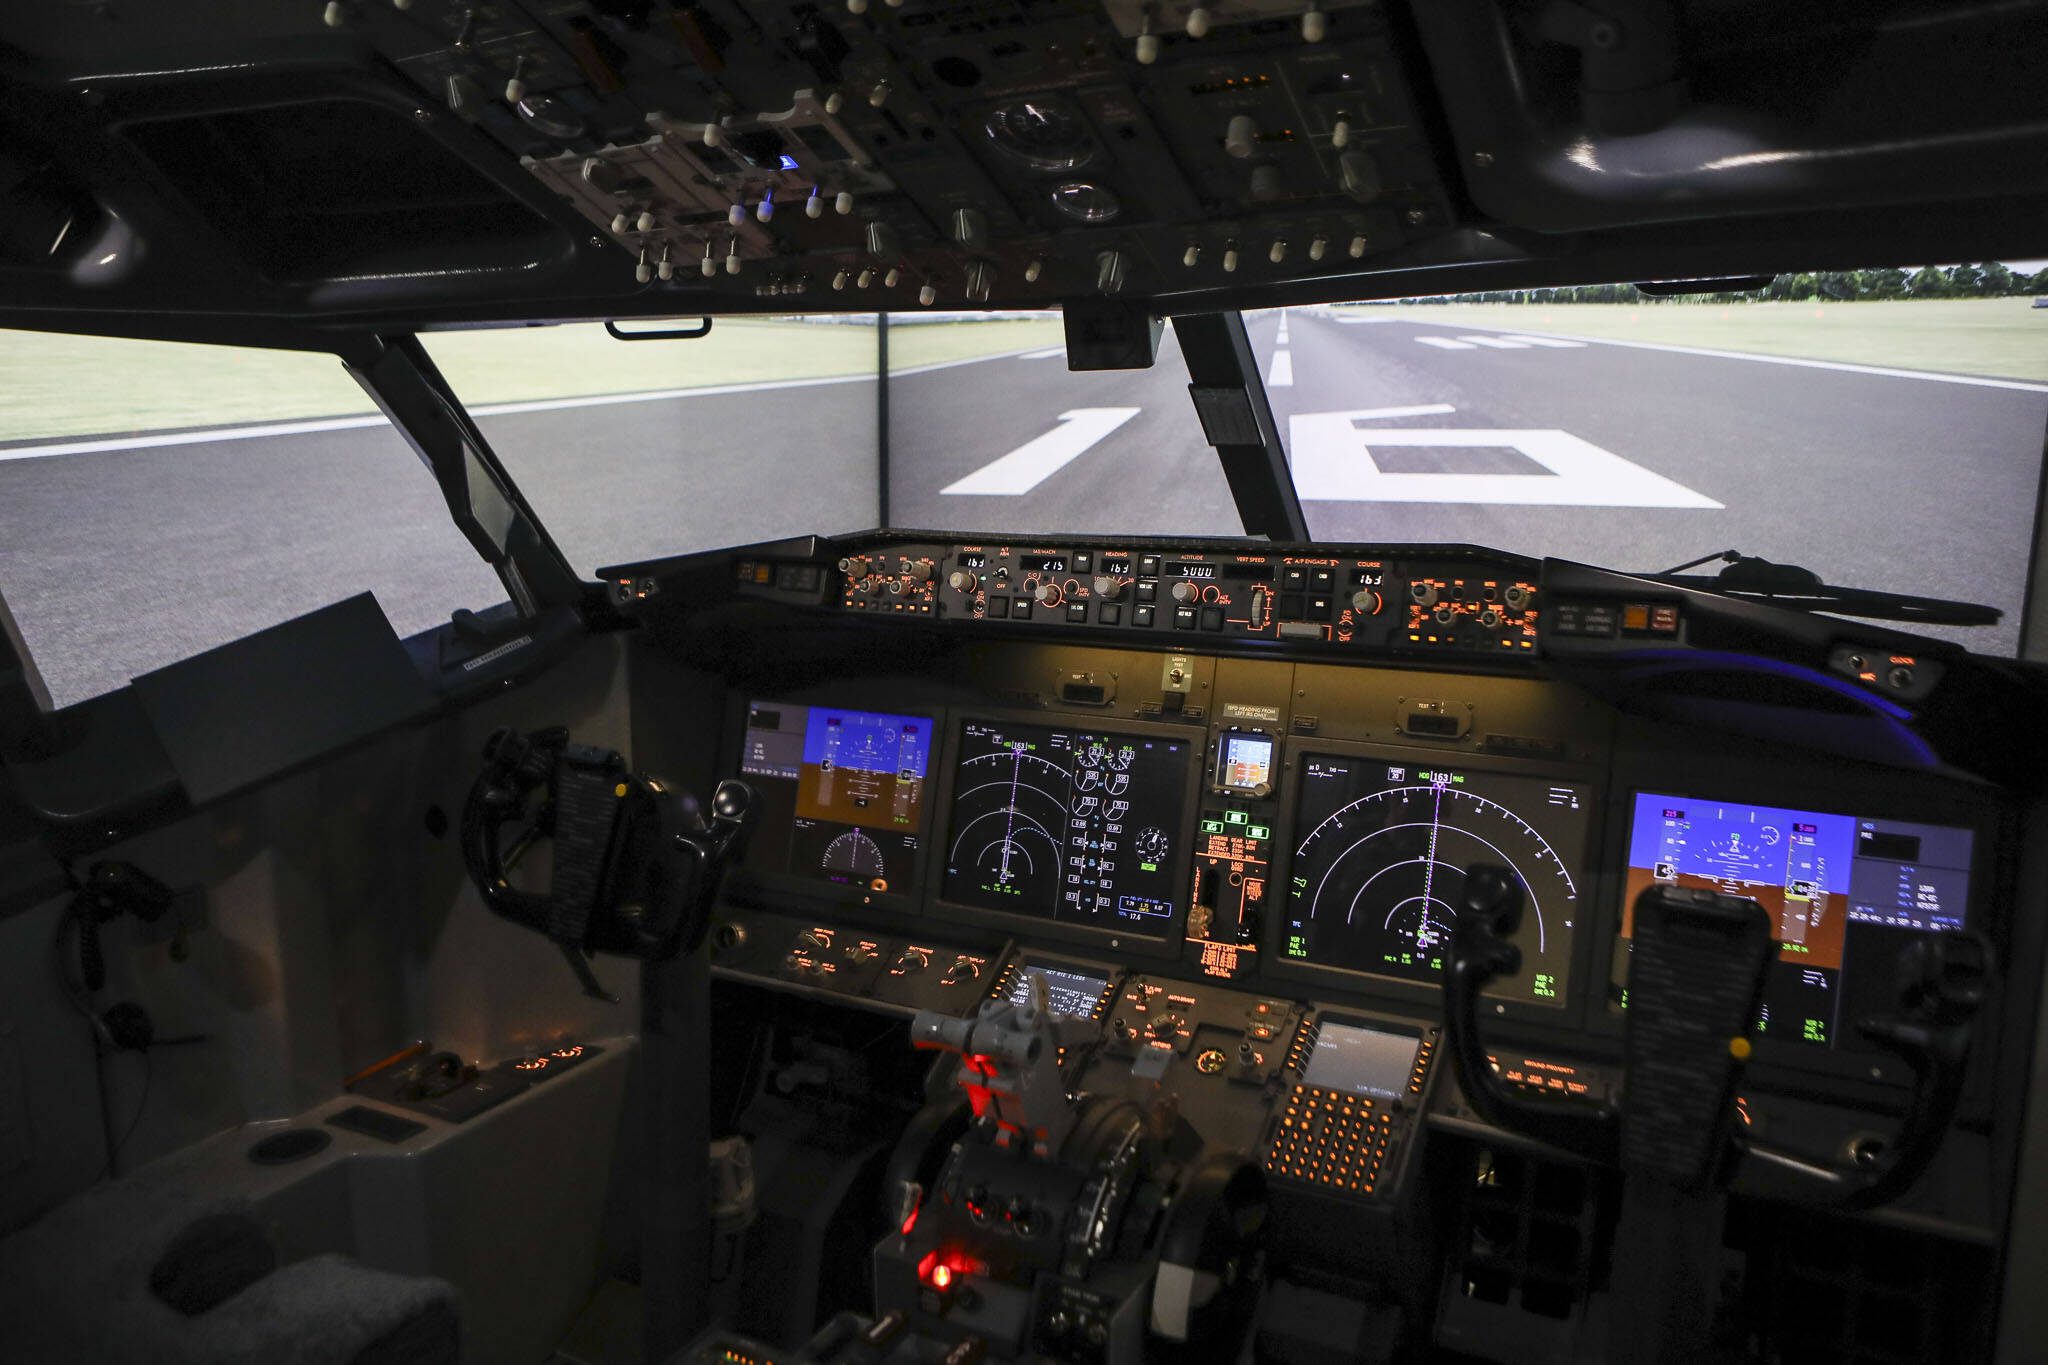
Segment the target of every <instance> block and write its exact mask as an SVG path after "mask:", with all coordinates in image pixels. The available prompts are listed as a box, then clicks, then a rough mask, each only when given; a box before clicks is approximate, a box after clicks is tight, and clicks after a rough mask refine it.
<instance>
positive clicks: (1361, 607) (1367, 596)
mask: <svg viewBox="0 0 2048 1365" xmlns="http://www.w3.org/2000/svg"><path fill="white" fill-rule="evenodd" d="M1380 605H1381V603H1380V595H1379V594H1378V593H1376V592H1374V591H1373V590H1372V589H1371V588H1360V589H1359V590H1358V591H1357V592H1355V593H1352V594H1351V610H1353V611H1355V612H1357V613H1358V614H1359V615H1360V616H1376V615H1378V614H1379V610H1380Z"/></svg>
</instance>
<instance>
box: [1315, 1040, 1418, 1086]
mask: <svg viewBox="0 0 2048 1365" xmlns="http://www.w3.org/2000/svg"><path fill="white" fill-rule="evenodd" d="M1417 1046H1418V1040H1417V1039H1416V1037H1415V1036H1414V1035H1413V1034H1408V1033H1391V1032H1389V1031H1387V1030H1386V1029H1377V1028H1364V1027H1361V1026H1359V1025H1357V1024H1333V1023H1329V1022H1325V1023H1324V1024H1323V1025H1322V1027H1321V1028H1319V1029H1317V1030H1316V1046H1315V1050H1314V1051H1313V1052H1311V1053H1309V1055H1308V1067H1307V1069H1306V1070H1304V1071H1303V1072H1302V1074H1301V1079H1302V1082H1303V1083H1304V1084H1306V1085H1315V1086H1321V1087H1322V1088H1323V1089H1325V1090H1337V1091H1341V1092H1343V1093H1344V1094H1347V1095H1371V1096H1372V1097H1373V1098H1374V1099H1383V1100H1393V1099H1399V1098H1400V1097H1401V1096H1402V1095H1404V1094H1406V1093H1407V1090H1408V1080H1409V1077H1410V1076H1411V1075H1412V1074H1413V1073H1414V1070H1415V1049H1416V1047H1417Z"/></svg>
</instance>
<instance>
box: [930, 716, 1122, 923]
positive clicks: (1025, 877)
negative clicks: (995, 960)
mask: <svg viewBox="0 0 2048 1365" xmlns="http://www.w3.org/2000/svg"><path fill="white" fill-rule="evenodd" d="M1079 776H1080V777H1082V778H1084V779H1085V778H1087V777H1091V776H1093V777H1099V776H1100V775H1099V774H1095V773H1092V772H1090V771H1088V770H1085V769H1084V770H1083V771H1082V772H1081V773H1080V774H1079ZM1075 778H1076V774H1073V773H1070V772H1068V771H1067V770H1066V769H1065V768H1062V767H1061V766H1059V765H1058V764H1057V763H1053V762H1051V761H1049V760H1047V759H1045V758H1042V757H1040V756H1039V755H1038V754H1035V753H1032V752H1031V751H1030V750H1029V749H1028V748H1026V747H1023V746H1008V745H1006V746H1004V747H1003V748H1001V749H998V750H997V751H995V752H993V753H986V754H980V755H977V756H975V757H973V758H969V759H967V760H966V761H964V762H963V763H961V764H960V767H959V769H958V776H957V777H956V779H955V784H956V785H955V790H954V796H953V844H952V847H951V848H950V849H949V850H948V852H947V863H948V865H949V867H951V868H952V869H954V871H953V873H952V874H951V875H950V876H949V879H948V894H949V895H950V896H952V897H953V898H955V899H964V900H967V901H969V902H970V903H973V904H979V905H986V906H989V907H991V908H999V909H1015V910H1020V911H1024V912H1027V913H1032V912H1035V913H1038V914H1050V913H1051V912H1052V908H1053V905H1054V903H1055V901H1056V900H1057V899H1058V896H1059V890H1060V859H1061V857H1062V848H1063V840H1064V839H1065V837H1066V829H1067V818H1068V817H1067V793H1068V792H1069V791H1072V790H1075V789H1076V788H1077V786H1078V784H1077V782H1076V781H1075ZM1081 799H1084V800H1085V799H1086V798H1081ZM955 882H957V883H958V885H955V884H954V883H955Z"/></svg>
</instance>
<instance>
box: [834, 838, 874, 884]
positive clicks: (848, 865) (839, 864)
mask: <svg viewBox="0 0 2048 1365" xmlns="http://www.w3.org/2000/svg"><path fill="white" fill-rule="evenodd" d="M825 871H827V872H829V873H831V874H833V875H834V876H838V877H853V878H858V879H859V880H861V881H872V880H874V879H875V878H876V877H879V876H881V875H882V874H883V871H884V868H883V865H882V850H881V848H880V847H879V846H878V845H877V844H876V843H875V841H874V840H873V839H870V838H868V836H867V835H865V834H862V833H861V832H860V831H859V830H857V829H851V830H848V831H847V832H846V833H844V834H842V835H840V836H839V837H838V838H837V839H834V840H833V841H832V842H831V843H829V844H827V845H825Z"/></svg>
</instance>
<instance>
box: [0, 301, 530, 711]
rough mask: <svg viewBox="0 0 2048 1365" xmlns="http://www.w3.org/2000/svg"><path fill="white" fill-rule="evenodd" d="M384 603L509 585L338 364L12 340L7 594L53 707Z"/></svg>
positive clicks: (2, 562) (2, 472)
mask: <svg viewBox="0 0 2048 1365" xmlns="http://www.w3.org/2000/svg"><path fill="white" fill-rule="evenodd" d="M363 591H369V592H372V593H374V594H375V595H376V598H377V601H378V603H379V604H380V605H381V606H382V607H383V609H384V613H385V615H386V616H387V617H389V618H390V620H391V623H392V626H393V628H394V629H395V630H396V631H397V632H398V634H399V635H401V636H404V635H410V634H414V633H416V632H418V631H421V630H425V629H428V628H430V627H433V626H435V625H438V624H440V623H442V622H445V621H446V620H447V619H448V617H449V614H450V613H451V612H452V611H454V610H455V609H456V608H461V607H467V608H471V609H482V608H485V607H489V606H491V605H493V604H495V603H498V602H501V601H503V600H504V599H505V589H504V588H503V586H502V585H501V584H500V583H499V581H498V578H497V576H496V575H495V574H494V573H493V572H492V571H491V569H490V567H489V566H488V565H486V564H485V563H484V562H483V561H482V560H481V559H479V558H478V556H477V553H476V551H475V550H474V549H472V548H471V547H470V545H469V544H468V543H467V542H465V541H464V540H463V538H462V536H461V535H460V533H459V532H458V531H457V530H456V528H455V525H454V523H453V522H452V521H451V520H450V519H449V515H448V509H447V506H446V504H445V503H444V501H443V499H442V497H441V494H440V490H439V489H438V488H437V487H436V485H435V483H434V480H433V478H432V476H431V475H429V474H428V472H427V470H426V469H425V468H424V467H423V466H422V465H421V463H420V461H419V458H418V457H417V456H416V455H415V454H414V453H413V451H412V450H411V449H410V447H408V445H407V444H406V442H405V440H404V438H403V437H402V436H401V435H400V434H399V433H398V432H397V431H396V430H395V429H394V428H393V427H392V425H391V423H390V422H389V421H388V420H387V419H386V418H385V417H384V416H383V415H382V414H380V413H379V412H378V411H377V409H376V407H375V405H374V404H373V403H372V402H371V401H370V398H369V396H368V395H367V394H365V393H364V392H363V390H362V389H361V388H360V387H358V386H357V385H356V383H355V382H354V381H353V380H351V379H350V377H349V376H348V374H347V372H346V371H345V370H344V369H343V367H342V365H341V362H340V361H339V360H337V359H336V358H335V357H333V356H331V355H325V354H317V353H302V352H292V351H274V350H257V349H252V348H246V347H231V346H198V345H187V344H183V343H172V342H157V341H135V340H121V339H110V338H100V337H85V336H68V335H51V334H44V333H37V332H22V331H0V595H4V597H5V600H6V603H7V607H8V609H9V611H10V612H11V614H12V616H13V618H14V620H15V623H16V626H17V628H18V629H19V631H20V633H21V636H22V638H23V641H24V643H25V644H26V645H27V647H28V651H29V656H30V659H31V662H32V663H33V665H34V666H35V668H36V670H37V671H38V672H39V673H40V674H41V676H42V680H43V683H44V686H45V688H46V689H47V690H48V692H49V694H50V699H51V702H52V704H53V705H56V706H60V707H61V706H65V705H69V704H72V703H74V702H78V701H83V700H85V699H87V698H89V697H92V696H95V695H98V694H99V693H102V692H106V691H109V690H112V689H114V688H117V687H120V686H122V685H124V684H125V683H127V682H128V680H129V679H130V678H133V677H136V676H138V675H140V674H143V673H146V672H149V671H150V670H152V669H156V668H160V667H163V666H164V665H166V664H170V663H175V662H176V661H178V660H180V659H183V658H187V657H189V656H190V655H193V654H197V653H200V652H202V651H204V650H207V649H211V648H214V647H216V646H218V645H222V644H226V643H228V642H229V641H232V640H236V639H239V638H241V637H242V636H245V635H248V634H251V633H252V632H255V631H258V630H262V629H265V628H267V627H269V626H273V625H276V624H278V623H279V622H282V621H287V620H290V619H291V618H293V617H295V616H300V615H303V614H304V613H306V612H309V611H312V610H315V609H316V608H319V607H323V606H326V605H328V604H330V603H333V602H336V601H339V600H341V599H343V598H346V597H350V596H353V595H355V594H356V593H359V592H363Z"/></svg>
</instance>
